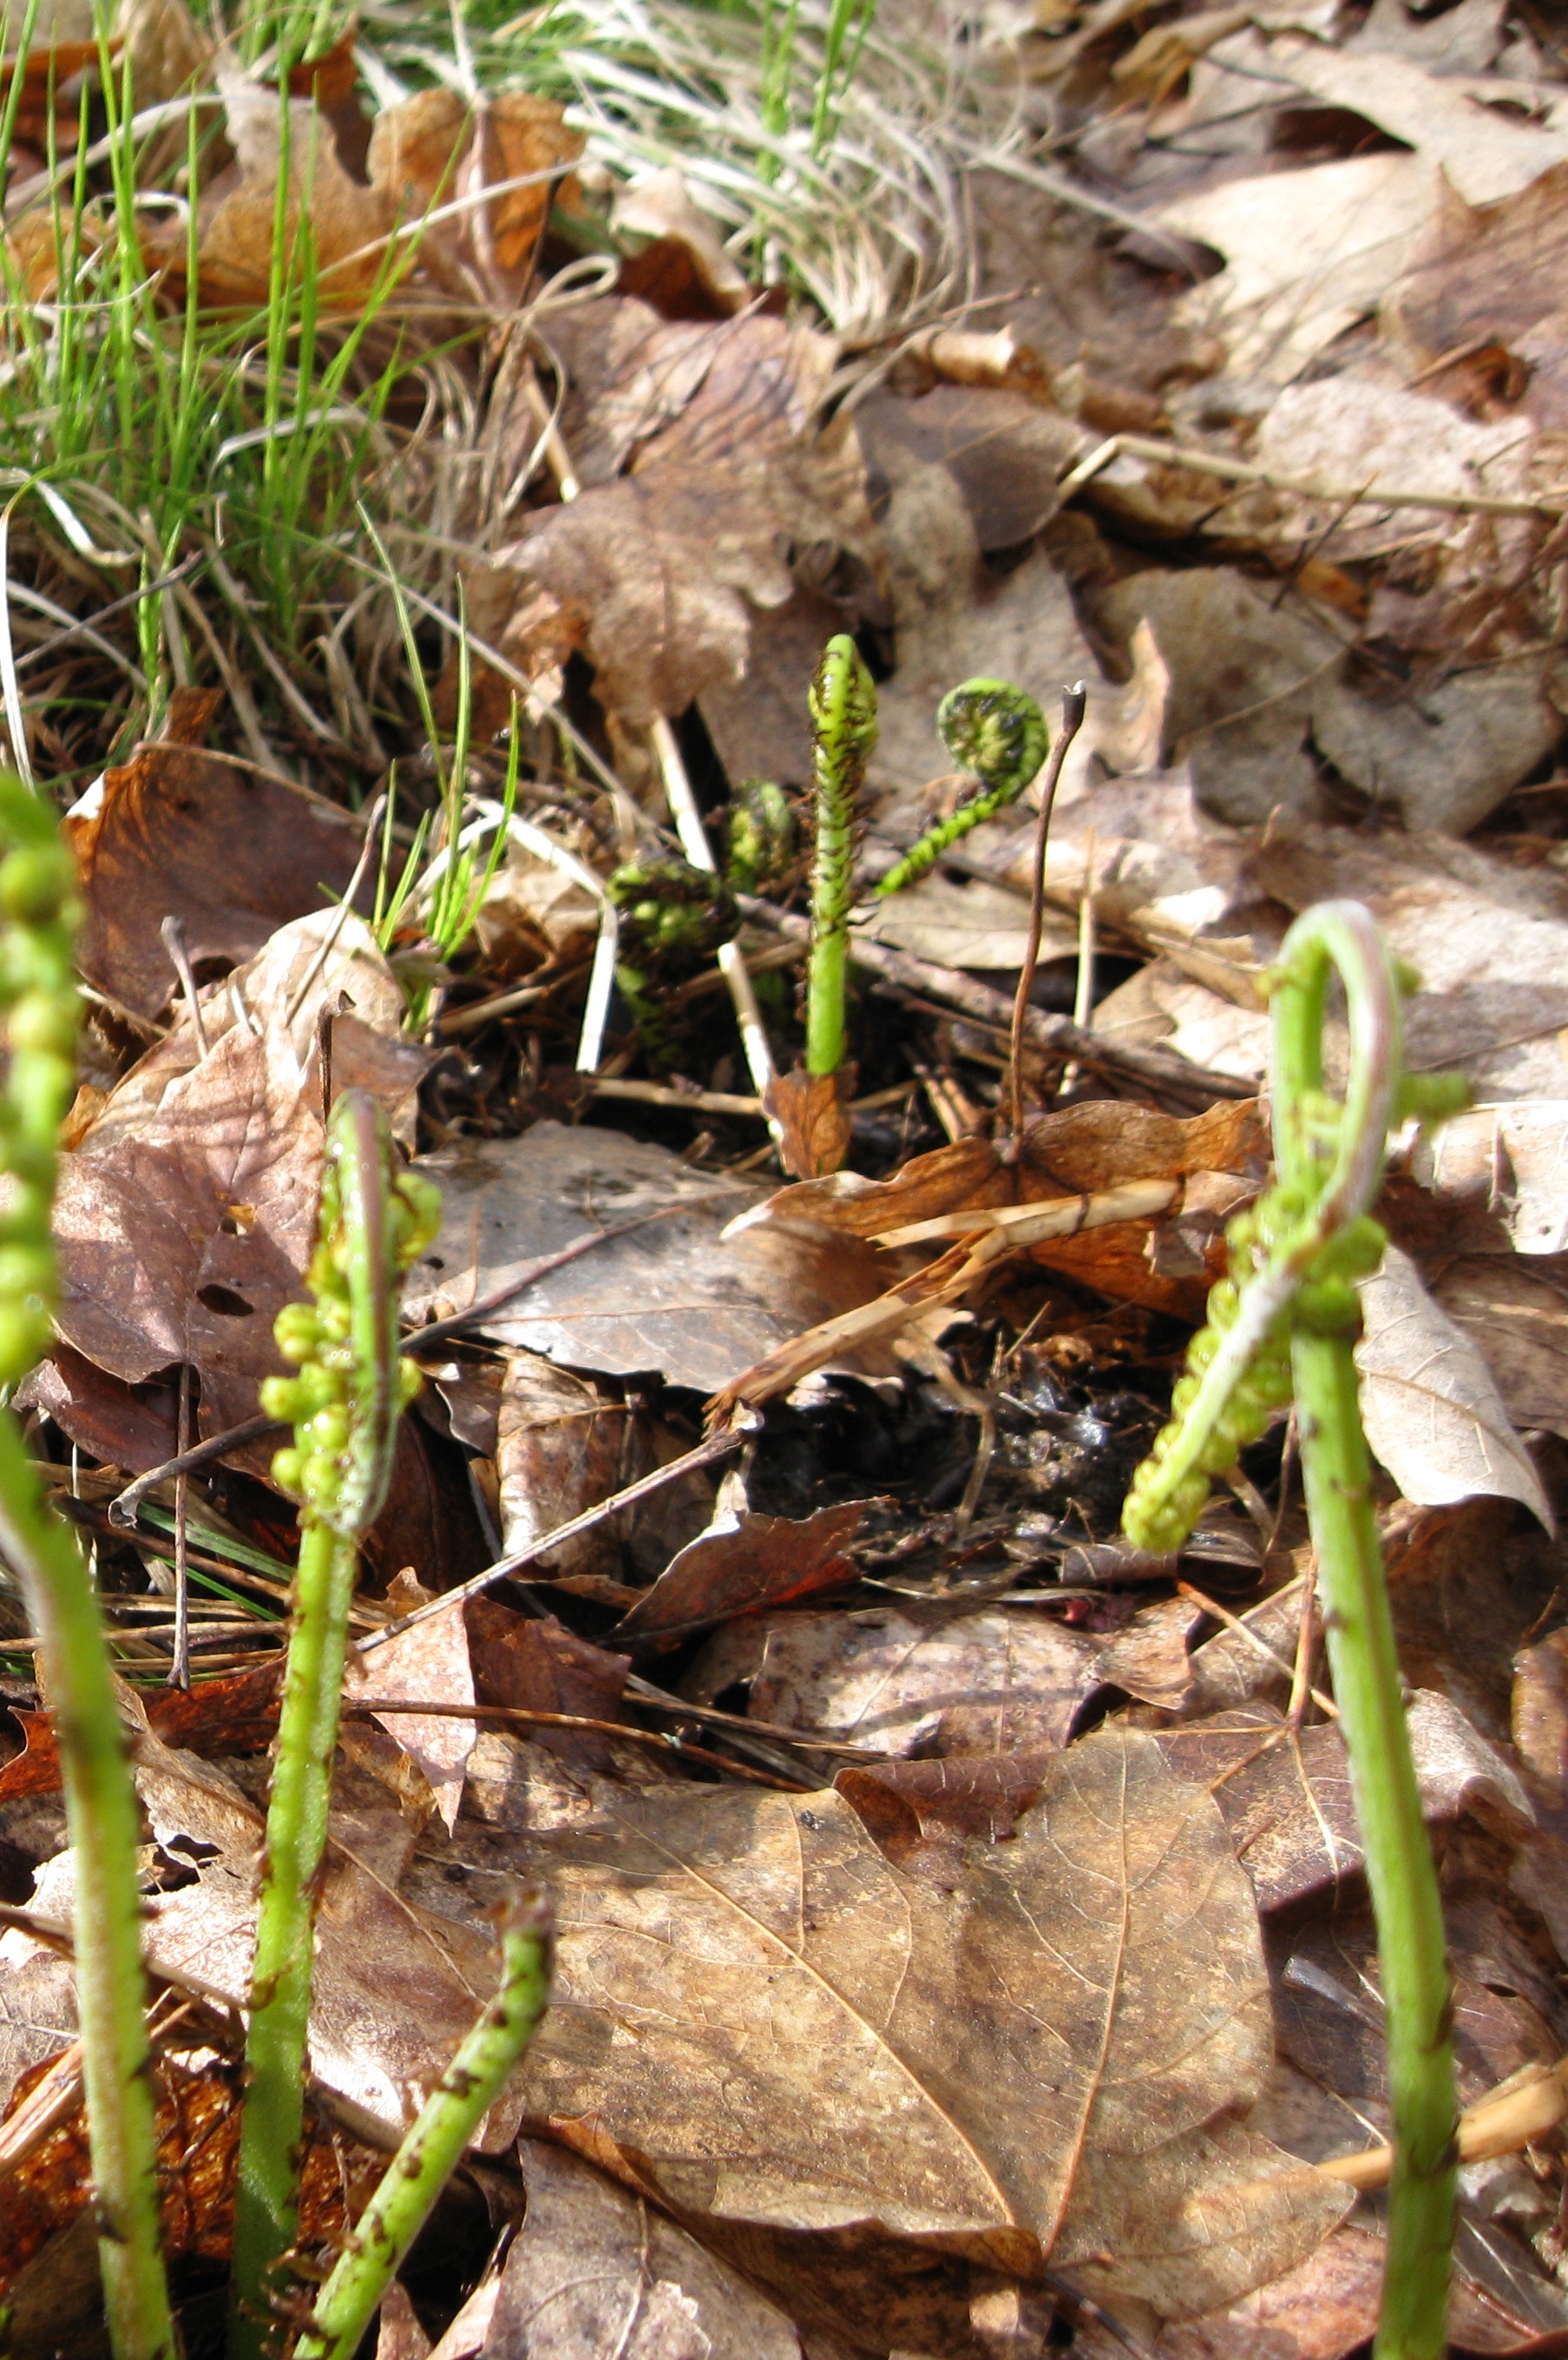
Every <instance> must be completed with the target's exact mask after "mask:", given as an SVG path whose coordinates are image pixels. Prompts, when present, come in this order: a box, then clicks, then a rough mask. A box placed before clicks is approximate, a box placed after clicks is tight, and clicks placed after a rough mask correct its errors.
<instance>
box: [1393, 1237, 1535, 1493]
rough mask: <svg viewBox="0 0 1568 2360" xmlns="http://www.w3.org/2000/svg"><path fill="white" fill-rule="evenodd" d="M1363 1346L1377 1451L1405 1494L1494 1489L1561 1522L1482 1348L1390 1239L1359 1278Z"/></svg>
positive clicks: (1408, 1257)
mask: <svg viewBox="0 0 1568 2360" xmlns="http://www.w3.org/2000/svg"><path fill="white" fill-rule="evenodd" d="M1360 1291H1361V1308H1362V1317H1363V1320H1364V1323H1365V1327H1364V1332H1363V1335H1362V1338H1361V1341H1360V1343H1359V1344H1358V1345H1357V1346H1356V1368H1357V1369H1358V1370H1359V1371H1360V1374H1361V1415H1362V1419H1363V1421H1364V1423H1365V1425H1366V1427H1367V1441H1368V1443H1369V1444H1370V1446H1371V1448H1372V1450H1373V1453H1374V1455H1375V1456H1376V1457H1377V1459H1381V1461H1382V1463H1383V1465H1384V1466H1385V1467H1386V1468H1387V1469H1388V1472H1389V1474H1390V1475H1392V1477H1393V1478H1394V1480H1395V1481H1396V1482H1397V1483H1398V1485H1399V1489H1400V1491H1402V1492H1403V1493H1404V1495H1405V1497H1406V1498H1407V1499H1408V1500H1412V1501H1415V1502H1419V1503H1421V1504H1423V1505H1427V1506H1435V1505H1437V1504H1440V1503H1441V1502H1445V1501H1450V1500H1468V1499H1472V1498H1475V1496H1476V1495H1477V1494H1480V1493H1485V1492H1492V1493H1496V1494H1497V1495H1499V1496H1500V1497H1502V1498H1503V1499H1507V1500H1520V1501H1522V1502H1524V1504H1525V1506H1526V1507H1527V1508H1530V1509H1531V1510H1533V1512H1534V1513H1535V1514H1536V1515H1538V1516H1539V1517H1540V1518H1541V1523H1542V1524H1544V1525H1545V1526H1546V1528H1547V1530H1548V1531H1549V1532H1550V1531H1552V1530H1554V1529H1555V1527H1554V1524H1553V1519H1552V1508H1551V1504H1550V1502H1549V1501H1548V1499H1547V1496H1546V1493H1545V1491H1544V1490H1543V1488H1542V1486H1541V1478H1540V1476H1539V1475H1538V1474H1537V1473H1536V1471H1535V1468H1534V1466H1533V1464H1532V1462H1531V1460H1530V1457H1529V1455H1528V1454H1527V1452H1526V1450H1525V1448H1524V1445H1523V1443H1522V1442H1520V1440H1519V1437H1518V1435H1517V1434H1516V1433H1515V1432H1514V1429H1513V1427H1512V1426H1511V1425H1510V1424H1509V1423H1508V1412H1507V1410H1506V1409H1505V1408H1504V1407H1503V1404H1502V1400H1501V1398H1500V1396H1499V1394H1498V1392H1497V1383H1496V1382H1495V1380H1494V1378H1493V1376H1492V1373H1491V1371H1490V1370H1489V1369H1488V1368H1487V1366H1486V1361H1485V1360H1484V1359H1483V1358H1482V1356H1481V1353H1480V1350H1479V1349H1478V1347H1477V1346H1476V1345H1475V1343H1474V1342H1472V1340H1471V1338H1469V1337H1468V1336H1467V1335H1466V1334H1465V1331H1464V1329H1463V1328H1460V1327H1455V1325H1454V1321H1453V1320H1452V1319H1451V1318H1450V1317H1448V1315H1447V1313H1446V1312H1445V1311H1443V1310H1442V1309H1441V1308H1440V1306H1438V1305H1437V1304H1435V1303H1434V1302H1433V1301H1432V1297H1431V1295H1429V1294H1428V1293H1427V1291H1426V1289H1425V1287H1424V1286H1423V1285H1422V1284H1421V1277H1420V1274H1419V1273H1418V1272H1417V1270H1416V1266H1415V1264H1414V1262H1411V1260H1410V1256H1409V1255H1408V1254H1405V1253H1401V1252H1400V1251H1399V1247H1398V1246H1389V1247H1388V1251H1387V1252H1386V1253H1385V1255H1384V1257H1383V1266H1382V1268H1381V1270H1380V1271H1378V1272H1377V1275H1376V1276H1375V1277H1372V1278H1368V1279H1364V1280H1363V1281H1362V1282H1361V1290H1360Z"/></svg>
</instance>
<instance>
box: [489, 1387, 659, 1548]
mask: <svg viewBox="0 0 1568 2360" xmlns="http://www.w3.org/2000/svg"><path fill="white" fill-rule="evenodd" d="M634 1425H635V1422H634V1420H633V1417H632V1414H631V1412H630V1411H629V1410H628V1409H627V1408H626V1404H625V1403H624V1402H618V1401H615V1400H612V1399H610V1398H609V1397H608V1396H607V1395H606V1394H605V1393H604V1392H603V1391H602V1390H601V1389H600V1387H598V1386H597V1385H594V1384H593V1383H592V1382H590V1381H589V1380H588V1379H587V1378H586V1377H579V1376H575V1375H573V1373H572V1371H571V1370H570V1369H558V1368H557V1367H556V1366H555V1364H554V1362H553V1361H551V1360H546V1359H545V1358H544V1357H543V1355H542V1354H541V1353H539V1352H520V1351H512V1352H509V1353H508V1354H507V1356H506V1370H505V1373H504V1374H503V1377H502V1380H501V1392H500V1397H499V1400H498V1401H497V1403H496V1404H495V1441H494V1452H495V1477H496V1482H497V1485H498V1487H499V1491H500V1500H501V1540H502V1546H504V1547H505V1548H506V1551H507V1552H508V1553H510V1552H512V1551H513V1550H516V1549H524V1548H527V1547H528V1546H529V1544H530V1543H531V1542H533V1541H536V1540H538V1539H539V1535H541V1534H543V1533H548V1532H552V1531H553V1530H554V1529H555V1527H556V1525H558V1524H570V1523H571V1521H572V1517H573V1516H578V1515H581V1514H582V1513H583V1510H584V1509H585V1508H592V1507H594V1506H596V1505H597V1504H598V1502H600V1501H601V1500H603V1499H606V1498H607V1497H608V1496H609V1494H610V1493H611V1492H612V1491H620V1490H621V1489H622V1487H623V1486H624V1485H625V1484H626V1483H629V1482H630V1481H632V1480H633V1478H634V1477H635V1476H636V1475H638V1474H641V1473H642V1472H643V1454H642V1452H641V1451H639V1450H638V1448H637V1436H636V1433H635V1431H634ZM537 1562H538V1565H539V1570H540V1572H541V1573H544V1574H546V1575H562V1576H577V1575H583V1574H590V1575H600V1576H603V1577H605V1578H607V1579H608V1578H613V1577H614V1576H615V1574H616V1573H618V1571H619V1569H620V1543H619V1538H618V1535H616V1533H615V1530H614V1528H613V1527H612V1526H610V1525H600V1526H598V1527H597V1528H596V1529H595V1530H594V1531H593V1532H591V1533H583V1534H582V1535H580V1536H579V1538H578V1539H576V1540H574V1541H568V1542H567V1544H566V1546H565V1547H564V1548H560V1549H552V1550H550V1553H549V1554H548V1555H547V1556H545V1557H540V1558H539V1559H538V1560H537Z"/></svg>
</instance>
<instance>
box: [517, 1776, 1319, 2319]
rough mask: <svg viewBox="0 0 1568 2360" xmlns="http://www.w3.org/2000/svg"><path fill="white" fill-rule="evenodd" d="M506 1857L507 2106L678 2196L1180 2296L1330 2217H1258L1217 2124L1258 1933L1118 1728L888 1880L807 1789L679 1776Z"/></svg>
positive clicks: (1254, 2082) (1246, 1896)
mask: <svg viewBox="0 0 1568 2360" xmlns="http://www.w3.org/2000/svg"><path fill="white" fill-rule="evenodd" d="M502 1855H504V1856H505V1857H506V1859H507V1860H508V1861H509V1862H510V1863H512V1864H513V1865H514V1866H515V1867H524V1866H527V1867H528V1869H529V1870H530V1871H531V1872H534V1873H541V1874H548V1875H549V1877H550V1882H551V1885H552V1889H553V1892H554V1895H555V1900H556V1909H557V1916H558V1925H559V1929H560V1952H559V1959H560V1966H559V1982H558V1986H557V1991H558V2000H557V2005H556V2006H555V2008H554V2009H552V2011H551V2014H550V2016H549V2017H548V2018H547V2020H546V2022H545V2025H544V2026H543V2027H542V2028H541V2031H540V2034H539V2038H537V2040H536V2042H535V2044H534V2047H533V2049H531V2050H530V2052H529V2055H528V2060H527V2062H526V2064H525V2067H524V2069H523V2072H522V2076H521V2087H522V2090H523V2092H524V2096H525V2102H526V2103H527V2104H528V2106H529V2108H530V2109H532V2110H534V2111H535V2112H537V2113H538V2114H550V2115H551V2116H553V2117H555V2118H557V2119H558V2120H560V2121H561V2122H563V2123H564V2122H586V2121H587V2120H588V2119H589V2118H591V2119H592V2122H593V2125H595V2126H596V2128H595V2134H594V2135H595V2136H598V2137H601V2138H608V2139H609V2140H611V2141H613V2143H614V2145H615V2147H617V2148H620V2149H624V2150H628V2151H635V2153H636V2154H637V2157H638V2158H639V2162H638V2169H639V2170H642V2171H645V2172H647V2173H648V2174H650V2175H651V2177H652V2181H653V2184H655V2185H656V2186H657V2187H658V2188H659V2189H660V2190H661V2191H664V2193H665V2194H666V2195H667V2196H668V2197H669V2198H670V2200H671V2201H672V2202H674V2203H676V2204H677V2205H678V2206H679V2207H681V2209H682V2210H683V2211H685V2212H690V2213H701V2212H711V2213H713V2214H715V2215H717V2216H719V2217H720V2218H727V2219H736V2218H749V2219H752V2220H756V2221H760V2222H767V2223H774V2224H776V2225H778V2226H786V2225H796V2226H800V2227H805V2226H818V2227H822V2228H827V2227H831V2226H833V2224H835V2223H855V2222H877V2221H879V2222H881V2223H884V2224H885V2225H887V2227H889V2228H892V2229H895V2230H898V2231H899V2232H902V2233H904V2234H911V2233H912V2234H923V2235H931V2234H942V2235H944V2236H947V2237H952V2238H960V2237H962V2238H967V2239H969V2240H970V2241H972V2242H975V2243H976V2244H977V2245H978V2246H979V2247H980V2249H982V2250H991V2251H995V2250H996V2249H997V2246H998V2241H1000V2243H1001V2244H1002V2245H1006V2244H1007V2232H1008V2231H1011V2232H1013V2233H1014V2234H1013V2249H1014V2250H1017V2251H1018V2252H1020V2253H1027V2252H1029V2251H1030V2250H1033V2248H1034V2246H1035V2245H1036V2243H1037V2242H1038V2245H1039V2246H1040V2248H1042V2249H1044V2250H1045V2251H1047V2252H1050V2253H1052V2254H1053V2255H1054V2256H1055V2258H1056V2261H1057V2263H1058V2264H1059V2266H1061V2267H1067V2268H1073V2267H1074V2266H1076V2267H1077V2268H1078V2269H1079V2270H1080V2271H1081V2272H1082V2273H1083V2276H1084V2278H1085V2279H1086V2280H1087V2281H1088V2282H1089V2283H1090V2284H1092V2285H1093V2286H1094V2288H1095V2289H1096V2290H1097V2291H1102V2292H1103V2294H1104V2297H1105V2299H1106V2300H1112V2299H1114V2294H1115V2292H1116V2290H1117V2289H1120V2290H1121V2291H1123V2292H1135V2293H1137V2294H1138V2295H1139V2296H1140V2297H1141V2298H1142V2299H1144V2300H1149V2301H1151V2302H1153V2303H1154V2304H1155V2305H1156V2306H1157V2307H1159V2308H1160V2309H1162V2310H1164V2311H1168V2312H1169V2313H1179V2312H1186V2311H1198V2310H1202V2309H1205V2308H1213V2307H1214V2304H1215V2303H1216V2302H1218V2301H1221V2300H1233V2299H1234V2297H1235V2296H1236V2294H1237V2293H1239V2292H1241V2291H1243V2290H1244V2289H1246V2288H1247V2287H1248V2286H1252V2285H1257V2284H1260V2283H1263V2282H1265V2281H1266V2280H1267V2279H1268V2278H1270V2277H1273V2276H1275V2275H1277V2274H1278V2273H1279V2271H1280V2270H1281V2269H1284V2268H1288V2267H1293V2265H1294V2263H1295V2262H1296V2261H1298V2260H1299V2259H1300V2258H1301V2256H1303V2255H1304V2254H1305V2253H1307V2252H1309V2251H1310V2250H1311V2249H1312V2246H1313V2245H1315V2244H1316V2243H1317V2241H1318V2239H1319V2238H1320V2237H1321V2236H1322V2235H1323V2232H1324V2230H1325V2228H1326V2227H1327V2226H1328V2225H1330V2223H1332V2222H1333V2220H1334V2218H1335V2217H1337V2215H1338V2212H1339V2211H1340V2209H1341V2200H1340V2199H1339V2198H1338V2197H1337V2196H1335V2195H1334V2193H1333V2191H1318V2190H1315V2189H1309V2190H1306V2191H1303V2190H1302V2189H1301V2187H1300V2185H1297V2186H1296V2187H1295V2188H1294V2189H1293V2190H1292V2191H1291V2195H1290V2201H1289V2202H1286V2201H1283V2199H1282V2198H1281V2196H1280V2193H1279V2191H1278V2190H1277V2189H1271V2188H1270V2186H1269V2170H1270V2168H1271V2163H1272V2164H1273V2165H1275V2166H1277V2164H1278V2160H1279V2158H1278V2155H1277V2151H1275V2150H1272V2149H1270V2148H1269V2146H1268V2143H1267V2142H1266V2141H1263V2140H1260V2139H1257V2138H1254V2137H1251V2136H1248V2135H1247V2133H1245V2132H1241V2131H1235V2130H1231V2129H1226V2128H1223V2127H1220V2126H1219V2125H1217V2123H1216V2117H1217V2116H1219V2115H1220V2114H1223V2113H1224V2112H1225V2110H1226V2109H1229V2108H1236V2107H1245V2106H1247V2104H1248V2103H1251V2101H1252V2099H1253V2098H1254V2097H1255V2096H1256V2095H1257V2094H1258V2090H1259V2089H1260V2087H1261V2083H1262V2081H1263V2078H1264V2076H1265V2075H1266V2073H1267V2070H1268V2064H1269V2053H1270V2046H1271V2043H1270V2038H1269V2009H1268V2002H1267V1997H1266V1995H1265V1992H1264V1989H1263V1981H1262V1972H1261V1957H1260V1953H1259V1950H1258V1933H1257V1925H1256V1919H1255V1917H1254V1913H1253V1906H1252V1901H1251V1896H1250V1893H1249V1890H1248V1888H1247V1885H1246V1881H1245V1878H1244V1877H1243V1876H1242V1874H1241V1872H1240V1870H1239V1869H1238V1868H1237V1867H1236V1864H1235V1862H1234V1860H1233V1859H1232V1858H1231V1856H1230V1852H1229V1847H1228V1843H1227V1841H1226V1840H1225V1835H1224V1831H1223V1827H1222V1825H1221V1822H1220V1821H1219V1819H1218V1816H1217V1813H1216V1812H1215V1809H1214V1805H1213V1804H1212V1803H1211V1802H1210V1801H1209V1800H1208V1798H1207V1797H1204V1796H1203V1795H1201V1794H1200V1793H1199V1791H1198V1790H1197V1789H1195V1788H1193V1787H1192V1786H1188V1785H1186V1784H1185V1783H1184V1782H1183V1781H1181V1780H1180V1779H1178V1778H1176V1777H1174V1776H1173V1775H1171V1773H1170V1771H1169V1770H1168V1769H1167V1768H1166V1767H1165V1765H1164V1764H1163V1762H1162V1760H1161V1758H1160V1754H1159V1750H1158V1748H1157V1747H1156V1746H1155V1745H1154V1743H1153V1741H1152V1740H1151V1739H1149V1738H1148V1737H1146V1736H1142V1735H1139V1734H1138V1733H1136V1732H1127V1731H1121V1732H1103V1733H1100V1734H1097V1735H1095V1736H1094V1737H1091V1738H1088V1739H1086V1740H1084V1741H1083V1743H1080V1744H1078V1745H1075V1746H1073V1747H1072V1748H1071V1749H1069V1751H1068V1752H1067V1753H1065V1754H1062V1755H1061V1756H1059V1757H1057V1758H1056V1759H1055V1760H1054V1761H1053V1762H1052V1763H1051V1765H1050V1768H1049V1769H1048V1772H1047V1774H1046V1779H1045V1784H1044V1787H1043V1790H1042V1794H1041V1798H1040V1802H1039V1803H1037V1804H1036V1805H1035V1806H1034V1808H1033V1809H1032V1810H1030V1811H1029V1812H1027V1813H1026V1814H1025V1815H1024V1817H1023V1818H1022V1819H1020V1821H1019V1823H1018V1833H1017V1835H1016V1837H1015V1838H1014V1840H1013V1841H1011V1842H1010V1843H1007V1844H1004V1845H1000V1846H996V1847H992V1846H985V1845H971V1846H968V1847H964V1848H962V1849H961V1850H959V1851H958V1852H950V1851H949V1850H947V1849H945V1848H943V1849H940V1850H939V1852H937V1853H934V1854H933V1855H932V1856H931V1859H930V1861H929V1862H926V1863H905V1864H904V1865H903V1866H901V1867H895V1866H894V1865H893V1864H892V1863H890V1862H888V1861H887V1859H886V1858H885V1857H884V1855H883V1854H882V1853H881V1852H879V1851H878V1850H877V1848H876V1846H875V1845H874V1844H873V1843H872V1841H870V1839H869V1837H868V1836H867V1834H866V1830H865V1829H864V1827H863V1825H862V1823H861V1822H860V1820H859V1819H856V1817H855V1814H854V1813H853V1811H851V1809H850V1808H849V1807H848V1805H847V1804H846V1803H844V1800H843V1799H842V1797H839V1796H837V1795H836V1794H833V1793H832V1792H826V1793H821V1794H812V1795H807V1796H801V1797H793V1796H789V1797H787V1796H783V1795H779V1794H759V1793H756V1792H745V1793H742V1792H735V1791H734V1790H731V1791H724V1790H717V1791H713V1790H710V1791H702V1790H700V1789H694V1788H691V1787H687V1786H664V1787H660V1788H656V1789H651V1790H649V1792H648V1794H647V1795H646V1796H644V1797H637V1796H636V1795H632V1794H628V1793H626V1791H625V1790H623V1789H615V1788H609V1787H598V1788H595V1789H594V1809H593V1813H592V1815H591V1816H590V1817H589V1818H587V1819H578V1820H577V1821H576V1822H575V1824H573V1825H572V1826H569V1827H566V1828H562V1829H561V1830H558V1831H556V1832H554V1833H551V1832H550V1831H548V1830H544V1831H541V1832H540V1833H539V1835H538V1836H537V1837H532V1838H527V1839H525V1838H522V1837H519V1836H515V1835H505V1836H504V1835H502V1834H500V1833H499V1832H497V1834H496V1835H495V1836H494V1837H493V1838H492V1839H491V1842H490V1845H489V1846H488V1847H487V1849H486V1851H485V1853H484V1854H483V1855H481V1856H482V1857H484V1858H486V1859H490V1860H495V1861H496V1862H497V1863H498V1860H499V1857H500V1856H502ZM1048 1929H1049V1930H1048ZM628 2032H629V2033H630V2034H631V2035H632V2038H631V2039H630V2040H629V2041H628V2040H627V2039H626V2034H627V2033H628ZM802 2076H803V2077H805V2078H804V2079H802ZM807 2091H809V2092H810V2098H809V2103H804V2102H803V2094H804V2092H807ZM1018 2233H1022V2236H1021V2242H1020V2241H1019V2236H1018Z"/></svg>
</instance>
